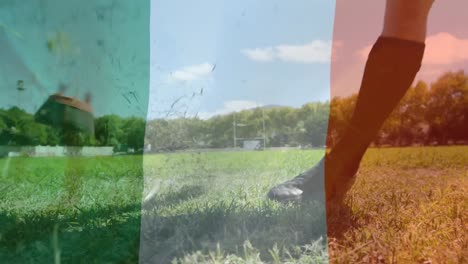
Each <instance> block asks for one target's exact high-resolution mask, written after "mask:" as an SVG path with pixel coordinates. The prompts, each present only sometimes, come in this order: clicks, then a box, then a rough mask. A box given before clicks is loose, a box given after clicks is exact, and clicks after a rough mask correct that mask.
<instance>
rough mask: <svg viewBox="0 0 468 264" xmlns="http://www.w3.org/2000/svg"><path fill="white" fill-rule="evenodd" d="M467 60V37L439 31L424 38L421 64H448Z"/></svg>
mask: <svg viewBox="0 0 468 264" xmlns="http://www.w3.org/2000/svg"><path fill="white" fill-rule="evenodd" d="M467 60H468V39H459V38H456V37H455V36H453V35H451V34H449V33H447V32H441V33H438V34H436V35H433V36H430V37H429V38H427V40H426V52H425V54H424V60H423V64H424V63H427V64H432V65H449V64H455V63H459V62H463V61H467Z"/></svg>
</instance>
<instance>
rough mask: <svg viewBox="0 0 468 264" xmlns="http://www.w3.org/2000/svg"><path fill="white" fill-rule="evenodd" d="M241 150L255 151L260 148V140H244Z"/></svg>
mask: <svg viewBox="0 0 468 264" xmlns="http://www.w3.org/2000/svg"><path fill="white" fill-rule="evenodd" d="M243 148H244V149H246V150H257V149H260V148H261V142H260V140H245V141H244V142H243Z"/></svg>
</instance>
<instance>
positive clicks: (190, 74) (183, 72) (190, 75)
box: [171, 63, 214, 81]
mask: <svg viewBox="0 0 468 264" xmlns="http://www.w3.org/2000/svg"><path fill="white" fill-rule="evenodd" d="M213 67H214V65H213V64H210V63H202V64H197V65H191V66H187V67H184V68H182V69H180V70H177V71H175V72H173V73H172V75H171V77H172V78H173V79H176V80H179V81H194V80H200V79H203V78H206V77H208V76H209V75H210V74H211V72H212V71H213Z"/></svg>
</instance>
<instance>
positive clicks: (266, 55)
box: [241, 47, 275, 61]
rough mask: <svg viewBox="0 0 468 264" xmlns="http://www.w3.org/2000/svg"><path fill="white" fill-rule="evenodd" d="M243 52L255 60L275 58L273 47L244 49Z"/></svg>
mask: <svg viewBox="0 0 468 264" xmlns="http://www.w3.org/2000/svg"><path fill="white" fill-rule="evenodd" d="M241 53H242V54H244V55H245V56H247V57H248V58H249V59H251V60H254V61H272V60H273V59H274V58H275V52H274V51H273V48H271V47H268V48H263V49H260V48H256V49H243V50H241Z"/></svg>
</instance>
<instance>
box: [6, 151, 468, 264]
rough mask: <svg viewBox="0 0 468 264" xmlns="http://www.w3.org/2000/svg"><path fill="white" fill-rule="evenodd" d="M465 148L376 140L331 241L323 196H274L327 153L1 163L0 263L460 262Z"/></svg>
mask: <svg viewBox="0 0 468 264" xmlns="http://www.w3.org/2000/svg"><path fill="white" fill-rule="evenodd" d="M467 150H468V147H422V148H388V149H370V150H369V151H368V153H367V154H366V156H365V158H364V160H363V164H362V167H361V170H360V172H359V175H358V178H357V181H356V184H355V186H354V187H353V189H352V190H351V193H350V195H349V196H348V200H347V204H348V206H349V212H348V214H347V216H345V217H341V218H340V219H331V220H330V223H331V224H333V225H336V227H337V228H336V229H337V230H338V229H340V232H339V233H337V234H336V236H335V235H334V236H333V237H329V238H328V241H327V238H326V221H325V209H324V206H323V205H322V204H319V203H311V204H305V205H301V206H295V205H289V206H285V205H280V204H278V203H275V202H271V201H268V200H266V199H265V194H266V192H267V191H268V189H269V188H270V187H271V186H273V185H274V184H276V183H278V182H281V181H283V180H285V179H288V178H290V177H292V176H294V175H297V174H298V173H300V172H301V171H302V170H304V169H306V168H308V167H309V166H310V165H312V164H313V163H314V162H316V161H318V160H319V159H320V157H321V156H322V155H323V151H320V150H307V151H305V150H288V151H261V152H210V153H178V154H158V155H145V156H144V158H142V157H141V156H119V157H102V158H92V159H90V158H69V159H67V158H12V159H9V160H8V159H2V160H0V168H2V169H1V170H0V171H1V173H2V174H1V175H0V179H1V181H0V183H1V184H0V226H1V228H0V260H2V262H4V260H5V261H6V263H51V262H54V261H55V262H56V263H57V262H62V263H135V262H137V261H138V259H140V261H143V262H145V261H146V262H153V263H166V262H171V261H174V262H180V263H259V262H262V261H263V262H272V263H275V262H276V263H285V262H290V263H323V262H327V261H328V260H330V261H331V262H340V263H356V262H365V261H367V262H371V261H374V262H375V261H379V260H385V261H387V262H392V261H398V262H405V263H406V262H409V263H411V262H415V263H418V262H424V261H434V262H436V263H440V262H448V263H458V262H460V263H461V262H463V261H466V255H465V254H466V253H464V252H466V251H467V248H468V244H467V241H468V239H467V236H466V235H465V234H466V233H468V232H467V231H468V230H467V225H466V223H467V221H468V216H467V213H466V212H467V208H466V206H467V198H466V195H464V194H465V193H466V192H467V189H468V186H467V185H468V183H467V179H468V178H467V176H468V175H467V169H468V168H467V165H466V164H468V151H467ZM142 164H143V165H142ZM143 175H144V177H143ZM142 194H143V195H142ZM142 196H143V197H147V198H148V199H147V200H146V202H145V203H144V204H143V208H144V209H145V210H143V217H142V216H141V213H142V211H141V208H142V203H141V200H142ZM142 219H143V222H142V229H141V230H140V223H141V221H142ZM140 231H141V237H142V240H141V241H142V242H141V243H140ZM321 238H322V239H321ZM327 245H328V249H329V251H328V252H329V253H330V255H328V252H327ZM140 248H141V252H142V254H141V257H140V258H139V250H140Z"/></svg>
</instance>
